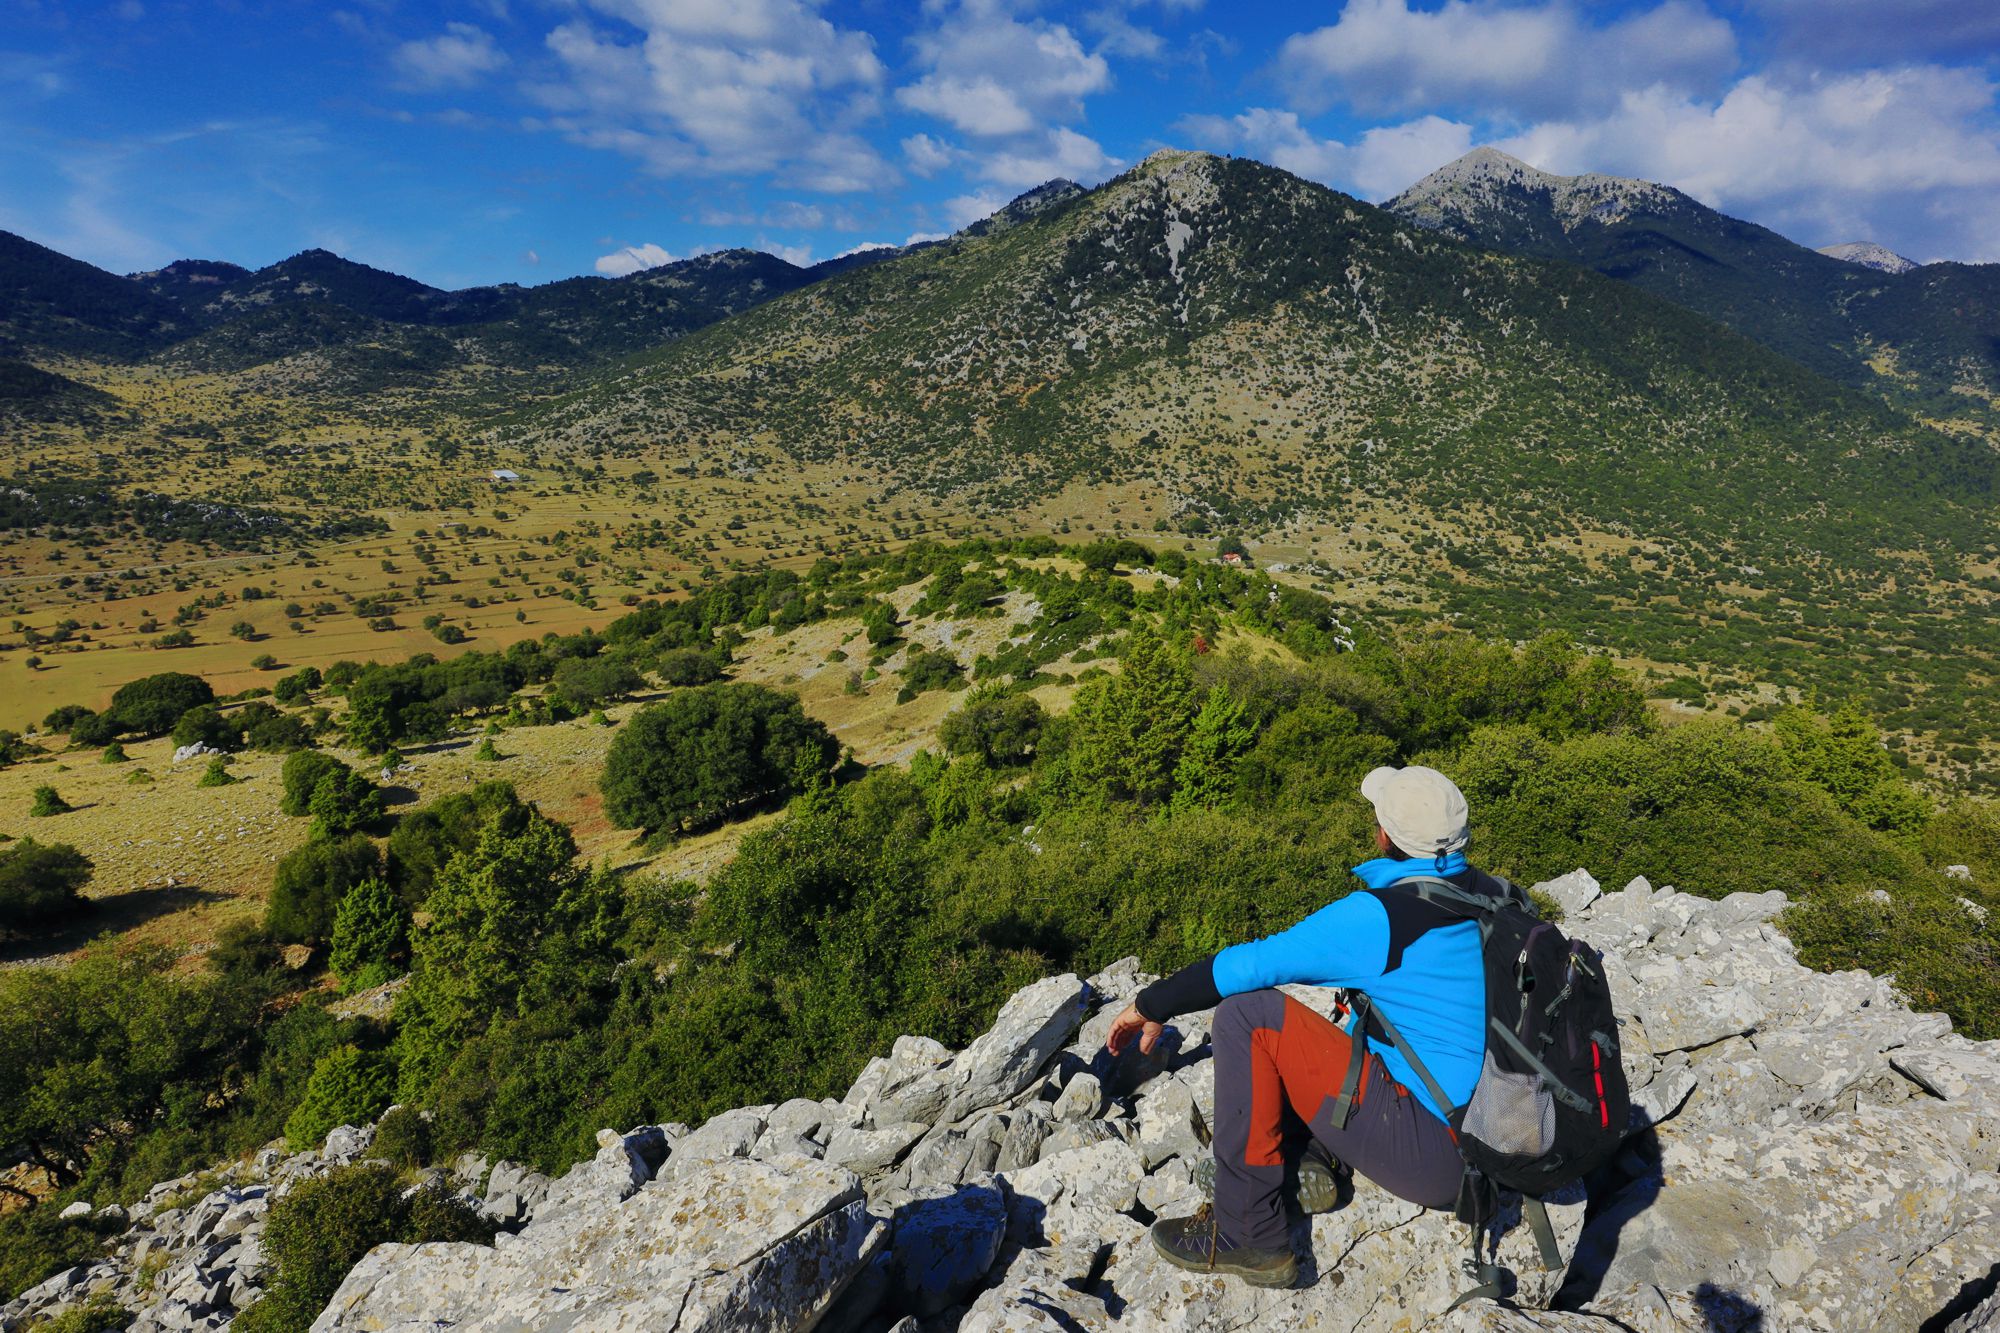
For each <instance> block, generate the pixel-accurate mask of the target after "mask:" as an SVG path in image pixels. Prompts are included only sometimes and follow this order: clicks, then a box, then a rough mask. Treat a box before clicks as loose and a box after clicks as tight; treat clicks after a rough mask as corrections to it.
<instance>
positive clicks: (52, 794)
mask: <svg viewBox="0 0 2000 1333" xmlns="http://www.w3.org/2000/svg"><path fill="white" fill-rule="evenodd" d="M74 808H75V807H74V806H72V805H71V804H70V803H69V802H68V801H65V800H64V799H63V798H62V797H61V796H59V795H57V794H56V789H55V788H54V787H51V786H49V785H47V784H46V783H44V784H43V785H42V786H39V787H37V788H35V794H34V797H33V798H32V799H31V800H30V802H29V805H28V815H29V817H30V818H34V819H46V818H47V817H49V816H50V815H66V814H68V813H69V812H70V811H71V810H72V809H74Z"/></svg>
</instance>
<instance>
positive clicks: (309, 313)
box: [0, 232, 902, 392]
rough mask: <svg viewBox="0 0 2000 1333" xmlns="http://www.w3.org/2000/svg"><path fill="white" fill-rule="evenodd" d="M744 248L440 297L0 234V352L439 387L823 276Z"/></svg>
mask: <svg viewBox="0 0 2000 1333" xmlns="http://www.w3.org/2000/svg"><path fill="white" fill-rule="evenodd" d="M900 253H902V251H901V250H900V249H896V250H891V251H887V252H884V253H883V254H876V253H875V252H866V253H864V254H863V255H860V256H853V257H850V258H851V261H852V262H851V263H848V264H828V265H821V266H816V267H814V268H810V269H807V268H800V267H799V266H797V265H795V264H790V263H787V262H786V261H785V260H782V259H779V258H777V257H776V256H775V255H769V254H765V253H763V252H762V251H757V250H724V251H719V252H716V253H713V254H706V255H700V256H697V257H696V258H693V259H687V260H682V261H679V262H677V263H673V264H666V265H662V266H660V267H658V268H651V269H646V270H644V271H642V272H639V273H635V274H632V275H630V276H628V277H623V278H597V277H579V278H568V279H564V280H561V281H558V282H552V283H548V284H545V285H543V286H539V287H520V286H516V285H513V284H503V285H499V286H491V287H471V288H466V289H464V290H462V291H443V290H441V289H438V288H435V287H430V286H426V285H425V284H423V283H420V282H417V281H415V280H414V279H411V278H406V277H402V276H400V275H398V274H394V273H389V272H386V271H384V270H381V269H376V268H370V267H369V266H367V265H365V264H357V263H355V262H353V261H351V260H347V259H343V258H341V257H340V256H338V255H336V254H333V253H331V252H330V251H326V250H307V251H305V252H303V253H301V254H297V255H294V256H292V257H291V258H289V259H285V260H281V261H280V262H278V263H276V264H272V265H270V266H268V267H266V268H262V269H257V270H255V271H252V270H249V269H245V268H242V267H240V266H238V265H235V264H229V263H223V262H220V261H214V260H196V259H183V260H177V261H176V262H174V263H172V264H169V265H167V266H166V267H165V268H161V269H157V270H154V271H152V272H148V273H135V274H132V275H130V276H129V277H119V276H117V275H114V274H110V273H106V272H104V271H103V270H101V269H98V268H94V267H92V266H91V265H89V264H85V263H82V262H81V261H78V260H74V259H70V258H68V257H66V256H64V255H61V254H58V253H57V252H55V251H53V250H50V249H48V248H47V247H45V246H40V245H36V244H35V243H34V242H32V241H27V240H25V239H23V238H21V237H18V236H12V235H10V234H7V233H4V232H0V352H5V351H7V350H9V349H11V350H12V351H13V352H15V353H16V354H18V355H29V356H32V355H36V354H41V355H57V356H62V355H72V356H84V357H94V358H99V359H106V360H115V361H138V360H143V359H146V358H148V357H161V358H164V359H165V360H166V361H168V362H169V363H170V364H173V365H176V366H179V367H182V368H185V369H190V370H199V371H211V372H218V373H230V372H235V371H242V370H246V369H250V368H252V367H257V366H264V365H272V364H275V363H279V362H287V361H289V360H290V359H293V358H299V357H302V356H303V357H307V358H308V359H307V360H305V361H302V362H300V363H299V364H297V365H293V366H290V367H289V369H288V382H289V383H290V385H291V387H293V388H294V389H315V388H316V389H319V390H322V391H329V392H366V391H368V390H370V389H374V388H381V387H389V386H391V385H394V386H409V385H420V386H421V385H429V386H433V387H436V386H440V385H443V384H445V383H446V382H449V381H454V380H456V379H459V378H462V377H463V375H464V374H465V373H467V371H468V368H480V367H483V368H485V369H486V370H494V369H498V370H501V371H511V372H535V371H549V370H555V371H566V370H573V369H576V368H580V367H588V366H594V365H599V364H602V363H604V362H606V361H611V360H616V359H617V358H620V357H624V356H628V355H630V354H632V353H634V352H637V351H642V350H644V349H647V348H651V347H656V346H658V345H659V344H661V343H663V342H666V341H668V340H670V339H673V338H677V337H680V336H682V335H683V334H685V333H687V332H689V331H690V330H692V329H697V328H700V327H702V326H703V325H705V324H709V323H712V322H713V321H715V320H717V319H721V318H724V317H726V316H728V315H730V314H734V313H736V312H737V311H740V310H744V309H747V308H749V307H750V306H752V305H755V304H757V303H758V302H760V301H765V300H769V299H770V298H771V297H773V296H776V295H780V294H782V293H784V292H788V291H793V290H795V289H797V288H798V287H801V286H804V285H806V284H808V283H811V282H814V281H817V280H818V279H819V278H821V277H824V276H826V274H828V273H830V272H837V271H840V270H841V269H843V268H846V267H851V266H854V265H858V264H866V263H873V262H879V260H880V259H881V258H883V257H887V256H888V255H893V254H900Z"/></svg>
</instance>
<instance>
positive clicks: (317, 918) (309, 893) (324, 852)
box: [264, 833, 382, 944]
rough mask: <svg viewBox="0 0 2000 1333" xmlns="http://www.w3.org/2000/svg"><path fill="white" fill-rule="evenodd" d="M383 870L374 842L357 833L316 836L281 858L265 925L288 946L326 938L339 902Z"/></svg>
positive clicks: (337, 910) (317, 942)
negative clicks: (326, 836) (337, 835)
mask: <svg viewBox="0 0 2000 1333" xmlns="http://www.w3.org/2000/svg"><path fill="white" fill-rule="evenodd" d="M381 870H382V861H381V857H380V856H378V855H377V854H376V851H375V844H374V843H372V842H370V841H369V840H368V839H367V838H366V837H364V836H363V835H361V834H359V833H354V834H349V835H348V836H347V837H344V838H315V839H313V840H312V841H311V842H309V843H307V844H306V845H305V846H303V847H301V848H299V849H298V850H297V851H294V852H292V853H290V854H289V855H287V856H286V857H285V858H284V859H283V860H281V861H279V862H278V870H277V874H276V875H275V876H274V877H273V879H272V881H271V901H270V904H269V906H268V907H267V908H266V909H265V914H264V929H265V930H267V931H269V932H270V934H271V936H272V937H273V938H274V939H279V940H283V941H285V942H287V943H290V944H320V943H323V942H325V941H326V940H327V939H329V938H331V936H332V934H333V923H334V917H335V915H336V914H337V913H338V912H339V910H340V900H341V899H342V898H344V897H346V896H347V892H348V890H349V889H352V888H353V887H354V886H355V885H357V884H359V883H361V882H362V881H363V880H365V879H372V878H374V877H375V876H377V875H379V874H380V873H381Z"/></svg>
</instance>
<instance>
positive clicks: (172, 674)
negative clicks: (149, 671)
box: [106, 635, 215, 736]
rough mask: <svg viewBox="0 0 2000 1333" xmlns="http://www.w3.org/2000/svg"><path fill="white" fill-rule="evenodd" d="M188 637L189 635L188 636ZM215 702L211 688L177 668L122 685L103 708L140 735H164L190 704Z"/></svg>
mask: <svg viewBox="0 0 2000 1333" xmlns="http://www.w3.org/2000/svg"><path fill="white" fill-rule="evenodd" d="M189 638H190V641H192V638H193V636H192V635H190V636H189ZM214 702H215V691H214V690H213V689H211V688H209V684H208V682H207V681H205V680H203V679H202V678H201V677H200V676H190V675H188V674H186V673H185V672H180V671H163V672H161V673H160V674H158V675H155V676H146V677H144V678H142V679H139V680H135V681H133V682H131V683H130V684H128V685H126V686H124V687H122V688H121V689H120V690H119V691H118V693H116V694H114V695H112V696H111V707H110V708H109V709H107V710H106V711H107V712H108V713H110V714H111V715H112V716H113V717H115V718H116V719H117V720H118V721H119V722H120V723H121V724H123V726H124V727H125V728H126V729H127V730H128V731H136V732H138V733H139V734H140V735H142V736H164V735H166V734H167V732H169V731H171V730H172V729H173V726H174V723H176V722H178V721H180V718H181V714H183V713H185V712H187V710H188V709H190V708H199V707H200V706H201V705H203V704H212V703H214Z"/></svg>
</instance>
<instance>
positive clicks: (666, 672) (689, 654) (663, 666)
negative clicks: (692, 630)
mask: <svg viewBox="0 0 2000 1333" xmlns="http://www.w3.org/2000/svg"><path fill="white" fill-rule="evenodd" d="M722 666H723V664H722V663H721V662H719V661H717V660H716V656H715V654H714V653H712V652H704V651H702V650H701V649H698V648H675V649H671V650H669V651H667V652H664V653H661V654H660V657H659V661H658V663H657V664H656V665H655V666H654V668H653V669H654V670H655V671H657V672H659V673H660V679H661V680H664V681H665V682H667V684H669V685H706V684H708V683H709V682H710V681H712V680H721V679H722Z"/></svg>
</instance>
